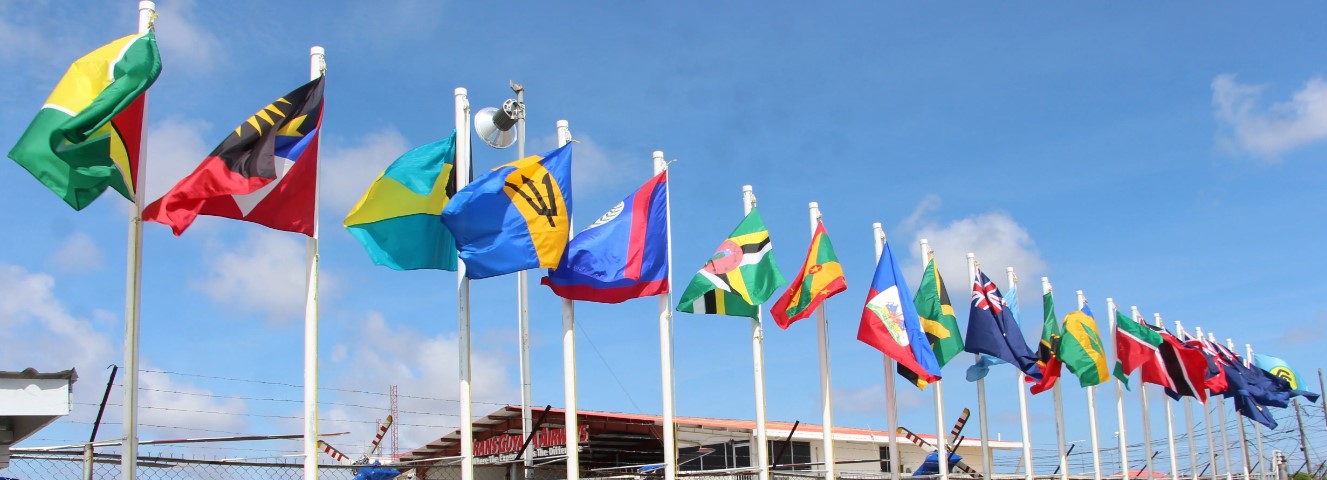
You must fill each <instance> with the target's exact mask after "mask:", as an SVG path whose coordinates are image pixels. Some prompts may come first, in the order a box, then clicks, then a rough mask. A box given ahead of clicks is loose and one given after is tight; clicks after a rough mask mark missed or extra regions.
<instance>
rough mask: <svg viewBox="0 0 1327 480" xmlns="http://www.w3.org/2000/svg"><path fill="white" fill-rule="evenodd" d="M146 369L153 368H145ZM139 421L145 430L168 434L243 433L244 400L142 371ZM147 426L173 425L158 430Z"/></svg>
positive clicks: (176, 435) (212, 434)
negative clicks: (219, 394)
mask: <svg viewBox="0 0 1327 480" xmlns="http://www.w3.org/2000/svg"><path fill="white" fill-rule="evenodd" d="M144 370H153V368H152V367H150V366H149V367H145V368H144ZM139 388H140V390H141V391H140V392H139V395H138V402H139V403H138V404H139V405H140V408H139V417H138V418H139V424H140V425H144V426H143V427H142V428H143V430H145V431H158V430H159V431H160V433H161V434H163V435H168V436H169V437H179V436H182V435H187V434H189V433H191V432H192V433H197V434H200V435H203V436H213V437H214V436H217V435H218V432H239V433H243V432H244V428H245V424H246V421H245V419H244V416H243V415H244V414H245V413H247V412H248V405H247V404H246V403H245V402H244V400H242V399H239V398H233V397H223V396H218V395H215V394H213V392H212V390H209V389H205V388H198V387H194V386H192V385H187V384H178V383H175V382H174V381H172V380H171V377H170V376H168V375H166V374H160V373H151V372H143V375H141V376H139ZM147 425H163V426H169V427H173V428H166V429H158V428H157V427H150V426H147Z"/></svg>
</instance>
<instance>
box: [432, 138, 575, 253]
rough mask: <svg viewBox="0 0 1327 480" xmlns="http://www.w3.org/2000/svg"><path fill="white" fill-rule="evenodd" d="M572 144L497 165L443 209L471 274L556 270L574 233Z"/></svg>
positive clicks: (458, 193) (444, 218)
mask: <svg viewBox="0 0 1327 480" xmlns="http://www.w3.org/2000/svg"><path fill="white" fill-rule="evenodd" d="M571 203H572V202H571V144H570V143H568V144H566V145H564V146H562V147H559V148H558V149H556V150H553V151H551V152H548V153H545V154H543V155H534V156H529V157H525V158H522V159H520V160H517V161H514V162H511V163H508V164H506V165H502V166H500V167H497V168H494V169H493V170H492V171H490V172H488V173H485V174H484V175H483V176H481V177H479V178H477V179H475V181H474V182H473V183H471V184H469V185H466V186H465V188H462V189H461V190H460V191H458V192H456V196H455V197H453V198H452V201H450V202H448V203H447V206H446V207H444V208H443V209H442V224H443V225H446V226H447V228H448V229H449V230H451V231H452V235H454V236H455V237H456V249H457V251H459V252H460V253H459V255H460V257H461V260H462V261H464V262H465V276H466V278H471V279H478V278H488V277H495V276H498V275H505V274H508V273H512V272H519V271H521V270H528V269H531V268H554V267H557V265H558V262H559V261H560V260H561V259H562V252H563V251H564V250H565V249H566V248H567V237H568V236H569V235H570V234H571Z"/></svg>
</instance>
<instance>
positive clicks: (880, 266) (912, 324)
mask: <svg viewBox="0 0 1327 480" xmlns="http://www.w3.org/2000/svg"><path fill="white" fill-rule="evenodd" d="M908 297H909V292H908V283H907V282H906V281H904V280H903V273H902V272H900V271H899V268H898V262H896V261H895V260H894V251H893V250H892V249H890V248H889V242H885V245H884V250H883V251H881V253H880V261H879V262H877V263H876V266H875V277H873V278H872V279H871V291H870V292H869V293H867V295H866V307H865V308H862V321H861V325H860V326H858V328H857V339H858V340H861V341H862V342H864V343H866V344H867V345H870V346H872V347H875V348H876V350H880V352H881V353H884V354H885V355H887V356H889V358H893V359H894V361H896V362H898V364H899V367H900V368H905V369H907V370H909V371H911V372H912V375H914V376H916V377H917V378H919V379H920V380H921V382H918V383H916V384H917V385H925V384H927V383H930V382H934V381H936V380H939V379H940V364H939V362H938V361H936V358H935V352H934V351H932V350H931V346H930V344H928V343H927V342H926V333H925V332H923V331H922V326H921V320H920V318H919V317H918V315H917V305H916V304H915V303H913V301H912V299H911V298H908Z"/></svg>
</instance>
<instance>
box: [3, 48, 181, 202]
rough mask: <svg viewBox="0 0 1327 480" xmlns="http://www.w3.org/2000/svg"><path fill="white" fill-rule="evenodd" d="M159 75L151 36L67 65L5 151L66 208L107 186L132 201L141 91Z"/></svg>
mask: <svg viewBox="0 0 1327 480" xmlns="http://www.w3.org/2000/svg"><path fill="white" fill-rule="evenodd" d="M160 74H161V56H160V55H159V54H158V52H157V40H156V37H155V36H154V35H153V34H152V33H151V32H148V33H145V34H135V35H130V36H127V37H124V38H121V39H119V40H116V41H114V42H111V43H108V44H106V45H104V46H102V47H101V48H98V49H96V50H93V51H92V53H89V54H87V55H84V56H83V58H80V59H78V60H77V61H75V62H74V63H73V65H70V66H69V70H68V71H67V72H65V75H64V78H62V79H60V83H58V84H56V86H55V90H54V91H52V92H51V96H50V97H48V98H47V99H46V103H45V104H44V105H42V108H41V110H40V111H38V112H37V117H36V118H34V119H33V120H32V123H31V124H29V125H28V129H27V130H26V131H24V132H23V135H22V136H21V137H19V139H18V144H16V145H14V148H13V149H12V150H10V151H9V158H12V159H14V161H15V162H18V164H19V165H21V166H22V167H23V168H24V169H27V171H28V172H29V173H31V174H32V176H34V177H37V181H40V182H41V183H42V185H45V186H46V188H49V189H51V191H52V192H55V194H56V195H58V196H60V198H62V199H64V201H65V203H68V204H69V206H71V207H73V208H74V210H82V209H83V208H84V207H86V206H88V205H89V204H91V203H92V201H93V200H96V199H97V197H98V196H101V193H102V192H104V191H106V189H107V188H113V189H115V191H117V192H120V195H124V197H125V198H128V199H131V200H132V199H133V198H134V188H135V185H137V177H138V155H139V148H140V147H141V146H142V145H141V144H142V133H143V132H142V130H143V92H146V91H147V89H148V87H150V86H152V82H154V81H156V80H157V76H158V75H160Z"/></svg>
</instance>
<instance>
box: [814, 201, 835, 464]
mask: <svg viewBox="0 0 1327 480" xmlns="http://www.w3.org/2000/svg"><path fill="white" fill-rule="evenodd" d="M808 207H809V208H810V211H811V235H812V237H813V238H812V239H811V241H813V242H814V241H815V238H814V236H815V234H816V224H817V223H820V217H821V215H820V204H819V203H816V202H811V203H810V204H809V205H808ZM818 310H819V311H818V312H816V336H818V337H820V338H819V340H820V417H821V418H822V419H823V420H822V421H823V422H824V425H823V426H821V442H822V443H823V446H822V447H821V450H822V453H823V454H824V456H825V480H835V475H834V396H833V391H832V389H833V386H832V383H831V382H830V375H829V320H828V318H827V317H826V315H825V306H824V305H823V304H822V305H821V306H820V308H819V309H818Z"/></svg>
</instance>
